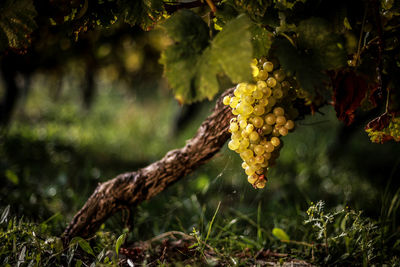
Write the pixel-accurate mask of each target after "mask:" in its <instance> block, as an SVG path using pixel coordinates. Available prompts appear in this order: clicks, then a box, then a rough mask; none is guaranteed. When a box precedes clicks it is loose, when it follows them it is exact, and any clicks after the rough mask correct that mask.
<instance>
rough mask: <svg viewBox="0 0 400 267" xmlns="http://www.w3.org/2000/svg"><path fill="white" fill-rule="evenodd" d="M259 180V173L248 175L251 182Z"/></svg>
mask: <svg viewBox="0 0 400 267" xmlns="http://www.w3.org/2000/svg"><path fill="white" fill-rule="evenodd" d="M257 180H258V175H257V174H253V175H249V176H247V181H248V182H249V183H251V184H254V183H255V182H256V181H257Z"/></svg>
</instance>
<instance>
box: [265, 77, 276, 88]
mask: <svg viewBox="0 0 400 267" xmlns="http://www.w3.org/2000/svg"><path fill="white" fill-rule="evenodd" d="M267 85H268V87H274V86H275V85H276V80H275V78H273V77H269V78H268V80H267Z"/></svg>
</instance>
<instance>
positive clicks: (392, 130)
mask: <svg viewBox="0 0 400 267" xmlns="http://www.w3.org/2000/svg"><path fill="white" fill-rule="evenodd" d="M385 115H386V116H385ZM385 115H384V116H381V117H379V118H378V119H376V120H374V121H372V122H371V123H370V124H369V125H367V127H366V130H365V131H366V132H367V133H368V136H369V138H370V139H371V141H372V142H374V143H380V144H382V143H384V142H386V141H388V140H394V141H396V142H399V141H400V117H392V116H388V115H387V114H385Z"/></svg>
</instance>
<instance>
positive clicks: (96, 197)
mask: <svg viewBox="0 0 400 267" xmlns="http://www.w3.org/2000/svg"><path fill="white" fill-rule="evenodd" d="M232 92H233V88H232V89H229V90H227V91H226V92H224V93H223V94H222V96H221V97H220V98H219V99H218V100H217V103H216V106H215V107H214V110H213V112H212V114H211V115H210V116H208V117H207V119H206V120H205V121H204V122H203V123H202V124H201V126H200V128H199V129H198V130H197V133H196V135H195V136H194V137H193V138H192V139H190V140H189V141H188V142H187V143H186V145H185V146H184V147H183V148H180V149H175V150H171V151H169V152H168V153H167V154H166V155H165V156H164V157H163V158H162V159H161V160H159V161H157V162H154V163H152V164H150V165H149V166H147V167H145V168H142V169H140V170H137V171H136V172H128V173H124V174H121V175H118V176H117V177H115V178H114V179H112V180H109V181H107V182H104V183H101V184H99V185H98V186H97V188H96V190H95V191H94V193H93V194H92V195H91V196H90V198H89V199H88V200H87V202H86V203H85V205H84V206H83V207H82V209H81V210H80V211H79V212H78V213H77V214H76V215H75V216H74V218H73V219H72V221H71V222H70V224H69V225H68V227H67V228H66V229H65V231H64V233H63V241H64V243H65V244H67V243H68V242H69V241H70V240H71V239H72V238H73V237H75V236H81V237H88V236H90V235H92V234H93V233H94V232H95V231H96V230H97V229H98V228H99V226H100V225H101V224H102V223H103V222H104V221H105V220H106V219H107V218H109V217H110V216H111V215H113V214H114V213H116V212H117V211H119V210H122V209H126V208H131V207H134V206H136V205H138V204H139V203H141V202H142V201H144V200H148V199H150V198H152V197H154V196H155V195H157V194H158V193H160V192H162V191H163V190H164V189H165V188H167V187H168V186H170V185H172V184H173V183H174V182H176V181H178V180H179V179H181V178H183V177H185V176H186V175H187V174H189V173H190V172H192V171H193V170H195V169H196V168H197V167H198V166H200V165H201V164H203V163H205V162H207V160H209V159H210V158H211V157H212V156H214V155H215V154H216V153H217V152H218V151H219V150H220V149H221V147H222V146H223V145H224V143H225V142H226V140H227V139H228V138H229V132H228V127H229V121H230V120H231V118H232V114H231V112H230V109H229V107H228V106H224V105H223V104H222V99H223V97H224V96H226V95H228V94H232Z"/></svg>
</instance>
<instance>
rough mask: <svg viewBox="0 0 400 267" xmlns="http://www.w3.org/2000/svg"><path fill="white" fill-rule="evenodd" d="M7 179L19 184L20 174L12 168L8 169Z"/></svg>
mask: <svg viewBox="0 0 400 267" xmlns="http://www.w3.org/2000/svg"><path fill="white" fill-rule="evenodd" d="M5 175H6V177H7V179H8V180H9V181H10V182H12V183H13V184H15V185H17V184H18V182H19V179H18V176H17V175H16V174H15V173H14V172H13V171H12V170H6V173H5Z"/></svg>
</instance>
